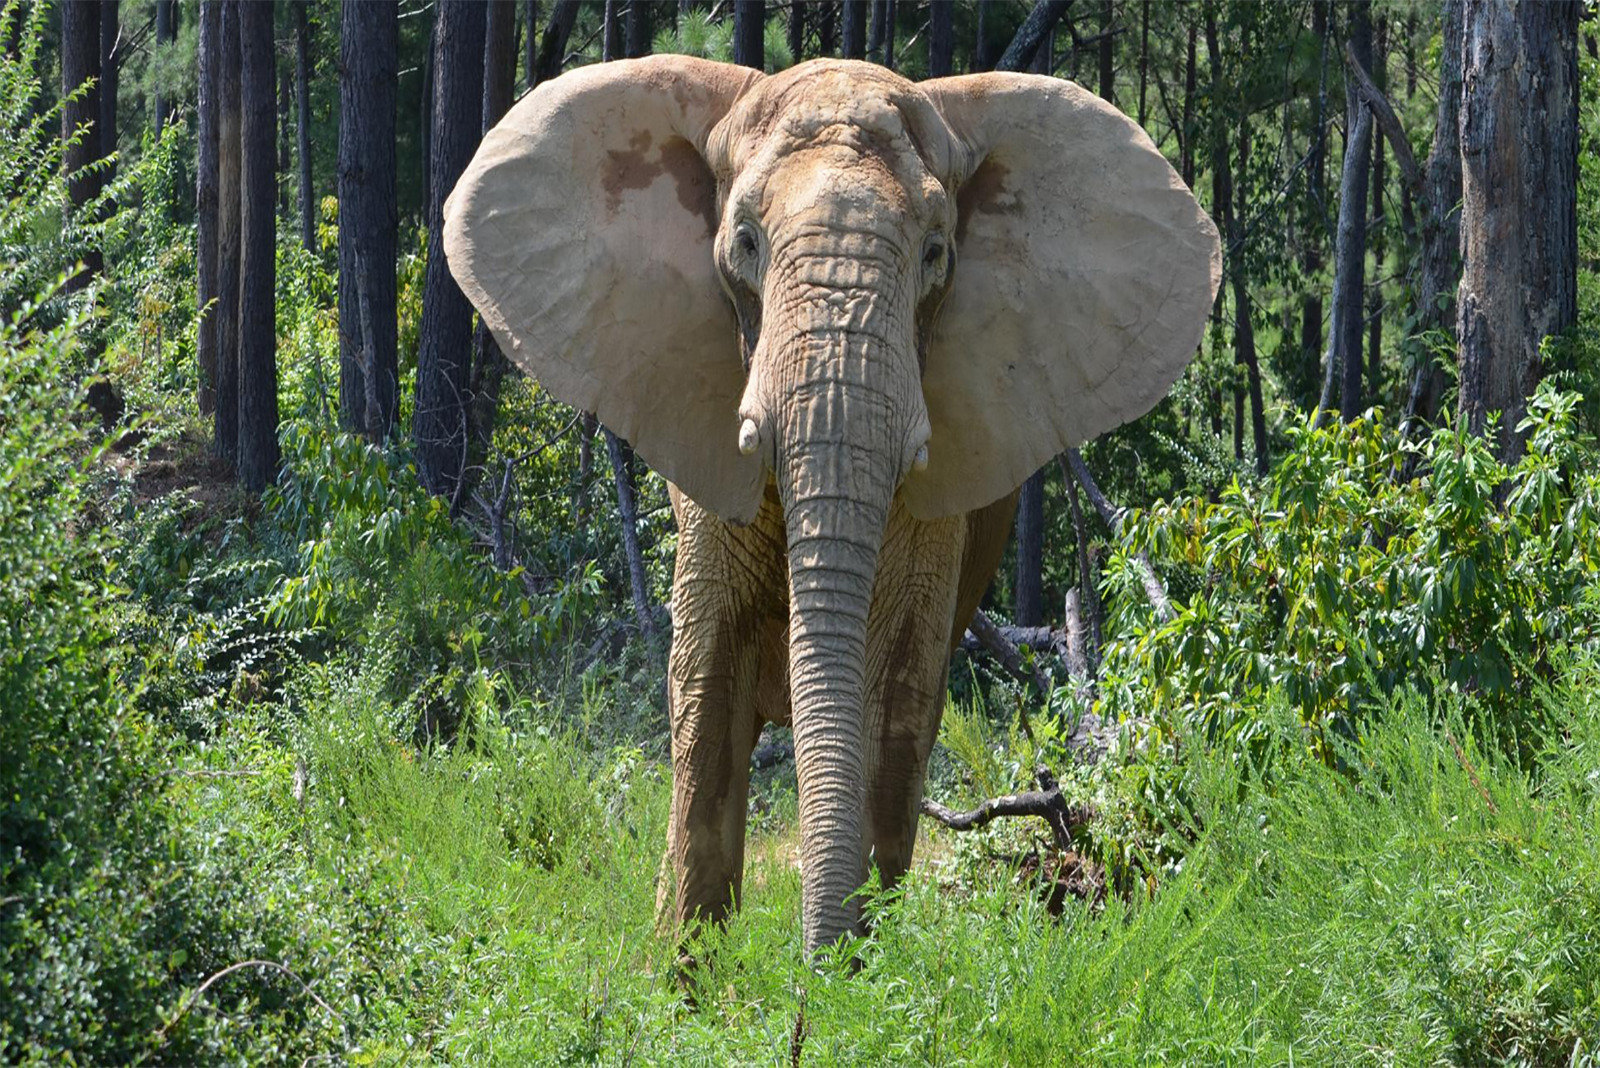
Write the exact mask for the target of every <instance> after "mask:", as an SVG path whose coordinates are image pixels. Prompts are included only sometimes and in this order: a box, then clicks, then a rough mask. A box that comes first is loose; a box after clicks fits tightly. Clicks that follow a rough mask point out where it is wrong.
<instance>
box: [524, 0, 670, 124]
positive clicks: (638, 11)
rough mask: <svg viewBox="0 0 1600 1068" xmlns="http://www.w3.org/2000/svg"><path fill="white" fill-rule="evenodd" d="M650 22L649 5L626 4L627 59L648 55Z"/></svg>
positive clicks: (637, 0) (636, 0)
mask: <svg viewBox="0 0 1600 1068" xmlns="http://www.w3.org/2000/svg"><path fill="white" fill-rule="evenodd" d="M650 22H651V20H650V4H648V3H646V2H645V0H632V2H631V3H630V4H628V25H627V29H626V33H625V36H626V38H627V39H626V41H625V42H624V53H625V54H626V55H627V57H628V58H629V59H638V58H639V57H641V56H648V55H649V54H650ZM508 106H509V105H508Z"/></svg>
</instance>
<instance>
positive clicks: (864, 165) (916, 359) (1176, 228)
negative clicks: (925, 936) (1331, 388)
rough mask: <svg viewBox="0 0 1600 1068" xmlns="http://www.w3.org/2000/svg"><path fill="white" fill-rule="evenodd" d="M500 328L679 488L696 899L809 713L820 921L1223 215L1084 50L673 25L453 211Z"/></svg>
mask: <svg viewBox="0 0 1600 1068" xmlns="http://www.w3.org/2000/svg"><path fill="white" fill-rule="evenodd" d="M445 250H446V254H447V255H448V257H449V260H450V266H451V269H452V270H453V271H454V273H455V275H456V277H457V279H458V280H459V281H460V283H461V286H462V288H463V290H464V291H465V292H466V294H467V295H468V297H470V298H471V299H472V301H473V303H474V304H475V305H476V306H477V307H478V309H479V310H480V312H481V313H482V315H483V317H484V321H485V322H486V323H487V324H488V325H489V327H490V328H491V329H492V330H493V331H494V334H495V336H496V338H497V339H498V340H499V342H500V345H501V347H502V349H503V350H504V351H505V352H506V353H507V354H508V355H509V356H510V357H511V358H512V359H513V360H514V361H516V362H517V363H518V364H519V365H520V366H521V367H522V368H523V369H524V370H526V371H527V372H528V373H529V374H531V375H533V376H534V377H536V378H537V379H538V380H539V381H540V382H541V383H542V384H543V385H544V386H545V388H546V389H548V390H549V391H550V392H551V393H552V394H554V395H555V396H556V397H558V398H559V399H561V400H564V401H566V402H568V403H571V404H574V405H577V406H579V407H583V408H589V409H593V410H594V411H595V412H596V413H597V415H598V416H599V418H600V419H601V421H603V422H604V423H606V424H607V425H608V426H610V427H612V428H613V429H614V430H615V431H616V432H617V433H618V434H620V435H622V436H624V437H626V438H628V439H629V440H631V441H632V442H633V444H634V446H635V448H636V449H637V450H638V452H639V454H640V455H642V456H643V457H645V459H647V460H648V461H649V462H650V463H651V464H652V465H653V466H655V467H656V468H657V470H659V471H661V473H662V474H663V475H665V476H666V477H667V478H668V479H669V480H670V481H671V482H672V483H673V485H674V488H673V494H672V499H673V507H674V510H675V512H676V514H677V519H678V527H679V532H680V534H679V543H678V560H677V572H676V575H675V577H674V586H673V611H674V621H675V633H674V639H673V647H672V657H671V666H670V679H669V687H670V698H671V713H672V759H673V776H674V792H673V807H672V817H671V826H670V829H669V838H670V841H669V844H668V854H669V856H670V858H671V861H672V865H671V868H672V874H673V875H674V877H675V886H676V902H677V917H678V920H679V921H680V923H682V924H684V925H688V924H690V923H692V922H695V921H697V920H705V919H716V918H720V917H722V916H723V915H725V914H726V912H727V910H728V908H729V907H730V906H731V905H732V904H734V903H735V902H736V901H737V900H738V893H739V883H740V877H741V869H742V866H743V853H744V821H745V809H746V794H747V789H748V783H749V760H750V751H751V748H752V746H753V744H754V741H755V737H756V734H757V733H758V730H759V728H760V723H761V720H763V719H766V720H771V721H775V722H792V725H793V728H794V737H795V758H796V764H797V768H798V773H799V783H800V823H801V834H802V847H801V850H802V851H801V856H802V864H803V872H802V884H803V896H804V925H805V941H806V946H807V947H808V948H815V947H818V946H821V945H825V944H828V943H830V942H832V941H834V940H835V939H837V938H838V937H839V936H840V935H841V934H843V933H845V932H847V931H849V930H851V929H852V928H854V927H855V926H856V924H857V923H858V909H857V907H856V904H855V902H854V901H853V900H852V897H851V895H852V894H853V892H854V891H855V890H856V888H857V887H858V886H859V885H860V884H861V882H862V880H863V878H864V876H865V873H866V869H867V865H868V864H869V863H876V864H877V865H878V867H879V869H880V871H881V874H882V878H883V881H884V883H885V884H886V885H887V884H892V883H893V882H894V881H895V880H896V879H897V878H898V877H899V876H900V875H901V874H903V873H904V872H905V870H906V868H907V866H908V865H909V864H910V861H911V850H912V845H913V842H914V840H915V837H916V820H917V809H918V801H919V799H920V797H921V792H922V781H923V775H924V771H925V769H926V766H927V759H928V754H929V751H930V749H931V748H932V745H933V741H934V737H935V735H936V734H937V732H938V725H939V715H940V711H941V709H942V705H943V699H944V688H945V678H946V673H947V670H948V663H949V655H950V650H951V646H952V642H953V641H954V640H955V638H956V637H958V636H959V635H960V633H961V631H962V629H963V628H964V627H965V625H966V623H967V621H968V620H969V619H970V617H971V615H972V612H973V610H974V609H975V608H976V606H977V602H978V598H979V596H980V595H981V594H982V591H983V588H984V586H985V585H986V584H987V583H988V581H989V578H990V577H991V576H992V575H993V573H994V569H995V567H996V565H997V562H998V560H999V555H1000V552H1001V548H1002V546H1003V544H1004V540H1005V536H1006V532H1007V529H1008V527H1009V524H1010V519H1011V514H1012V510H1013V508H1014V502H1015V490H1016V487H1017V486H1018V485H1019V484H1020V483H1021V482H1022V481H1023V480H1024V479H1025V478H1026V477H1027V476H1028V475H1029V474H1030V473H1031V472H1032V471H1033V470H1035V469H1036V468H1038V467H1039V466H1040V465H1042V464H1043V463H1045V462H1046V461H1048V460H1049V459H1050V458H1051V457H1053V456H1054V455H1055V454H1056V453H1058V452H1059V451H1060V450H1061V449H1063V448H1065V447H1067V446H1070V445H1075V444H1078V443H1080V442H1082V441H1085V440H1087V439H1088V438H1090V437H1093V436H1094V435H1096V434H1098V433H1101V432H1103V431H1105V430H1107V429H1110V428H1111V427H1114V426H1116V425H1118V424H1119V423H1122V422H1124V421H1126V420H1128V419H1131V418H1134V417H1136V416H1138V415H1140V414H1142V413H1143V412H1144V411H1146V410H1148V409H1149V407H1150V406H1151V405H1153V404H1154V403H1155V402H1156V401H1158V400H1159V399H1160V398H1161V397H1162V396H1163V395H1164V394H1165V392H1166V390H1167V389H1168V388H1169V387H1170V385H1171V383H1172V382H1173V380H1174V379H1175V378H1176V377H1177V375H1178V374H1179V373H1180V372H1181V371H1182V369H1183V367H1184V366H1185V365H1186V364H1187V362H1188V360H1189V358H1190V357H1191V356H1192V354H1193V352H1194V350H1195V346H1196V345H1197V343H1198V341H1199V338H1200V333H1201V330H1202V328H1203V326H1204V322H1205V317H1206V313H1207V311H1208V310H1209V308H1210V306H1211V300H1212V296H1213V294H1214V293H1215V291H1216V285H1217V281H1218V276H1219V254H1220V253H1219V248H1218V243H1217V236H1216V231H1215V230H1214V228H1213V227H1212V226H1211V223H1210V222H1209V220H1208V219H1207V218H1206V216H1205V215H1204V213H1203V212H1202V211H1201V210H1200V209H1199V206H1198V205H1197V204H1196V203H1195V201H1194V198H1193V197H1192V196H1191V195H1190V193H1189V191H1188V190H1187V189H1186V188H1185V187H1184V186H1183V184H1182V183H1181V182H1180V181H1179V180H1178V178H1177V176H1176V175H1175V174H1173V172H1172V169H1171V167H1170V166H1168V165H1167V163H1166V161H1165V160H1164V159H1162V157H1161V156H1160V154H1159V153H1158V152H1157V151H1156V149H1155V148H1154V147H1153V146H1152V145H1151V144H1150V142H1149V139H1148V138H1146V137H1145V135H1144V134H1143V132H1142V131H1140V130H1139V129H1138V128H1137V127H1136V126H1135V125H1134V124H1133V123H1131V122H1130V121H1129V120H1127V118H1126V117H1124V116H1122V115H1121V114H1120V113H1119V112H1117V111H1116V110H1115V109H1114V108H1111V107H1109V106H1108V105H1106V104H1104V103H1102V102H1100V101H1099V100H1098V99H1096V98H1095V97H1093V96H1092V95H1090V94H1087V93H1085V92H1083V91H1082V90H1080V89H1079V88H1078V87H1076V86H1074V85H1071V84H1070V83H1067V82H1062V81H1059V80H1056V79H1050V78H1043V77H1036V76H1032V75H1010V74H999V75H973V76H968V77H963V78H947V79H941V80H938V81H932V82H923V83H921V84H920V85H913V84H911V83H909V82H907V81H905V80H904V79H902V78H900V77H898V76H897V75H895V74H893V73H892V72H889V71H887V70H884V69H883V68H880V67H875V66H871V65H869V64H864V63H853V62H841V61H827V60H822V61H816V62H811V63H805V64H801V65H800V66H798V67H795V68H793V69H791V70H789V71H786V72H784V73H783V74H780V75H775V76H772V77H763V76H762V75H760V74H758V73H756V72H753V71H749V70H745V69H743V68H738V67H730V66H725V65H721V64H714V63H708V62H705V61H701V60H694V59H688V58H684V57H675V56H673V57H668V56H663V57H656V58H652V59H646V60H638V61H630V62H623V63H614V64H607V65H605V66H603V67H591V68H586V69H584V70H581V71H577V72H574V73H571V74H568V75H564V76H563V77H561V78H559V79H556V80H555V81H553V82H551V83H549V84H548V85H546V86H542V87H540V88H539V89H538V90H536V91H535V92H533V93H532V94H530V95H529V96H528V97H527V98H525V99H524V100H523V101H522V102H521V103H520V104H518V106H517V107H516V108H514V109H513V110H512V112H511V113H510V115H508V116H507V118H506V119H505V121H504V122H503V123H501V125H500V126H499V127H497V128H496V129H495V130H493V131H491V133H490V134H489V135H488V136H487V137H486V138H485V140H484V144H483V146H482V148H481V149H480V150H479V153H478V155H477V157H476V158H475V159H474V161H473V163H472V165H471V166H470V167H469V168H468V170H467V172H466V173H465V174H464V175H463V177H462V179H461V182H460V183H459V184H458V186H457V187H456V190H455V192H454V193H453V194H452V197H451V200H450V203H449V205H448V206H447V208H446V229H445Z"/></svg>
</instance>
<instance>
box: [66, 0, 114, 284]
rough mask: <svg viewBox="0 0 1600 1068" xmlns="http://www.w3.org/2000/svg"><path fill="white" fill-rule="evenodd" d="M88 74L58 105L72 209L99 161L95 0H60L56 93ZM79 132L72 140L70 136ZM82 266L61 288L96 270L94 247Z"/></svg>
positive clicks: (95, 177) (91, 192) (88, 188)
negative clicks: (82, 89) (83, 88)
mask: <svg viewBox="0 0 1600 1068" xmlns="http://www.w3.org/2000/svg"><path fill="white" fill-rule="evenodd" d="M90 79H94V83H95V84H94V85H92V86H90V87H89V89H88V91H87V92H85V93H84V94H83V95H81V96H79V97H78V98H77V99H75V100H67V101H66V102H65V103H64V104H63V105H62V108H61V140H62V143H63V144H66V145H67V148H66V154H65V158H64V160H63V165H64V166H65V168H66V172H67V174H68V176H69V179H70V180H69V181H68V183H67V195H68V197H69V198H70V199H71V201H72V208H73V212H74V214H77V213H79V212H80V211H81V210H82V208H83V206H84V205H85V204H87V203H88V202H89V201H91V200H93V199H94V198H95V197H96V196H98V195H99V193H100V183H101V176H100V175H99V174H97V173H96V174H91V173H88V172H86V171H85V168H87V167H88V166H89V165H90V164H92V163H94V162H95V161H97V160H99V159H100V157H101V156H102V155H104V153H102V152H101V151H100V131H101V129H102V128H103V120H102V119H101V117H100V4H99V2H98V0H61V95H62V96H63V97H66V95H67V94H68V93H71V92H73V91H74V90H75V89H77V88H78V87H79V86H81V85H83V84H84V83H85V82H87V81H89V80H90ZM80 130H81V131H82V136H81V137H80V138H79V139H78V141H77V143H76V144H71V143H69V142H71V140H72V138H73V135H74V134H77V133H78V132H79V131H80ZM83 259H84V268H85V269H84V270H83V271H80V272H78V273H77V274H76V275H74V276H73V277H72V278H71V279H70V280H69V281H68V282H67V287H66V288H67V291H68V292H69V293H70V292H76V291H77V290H80V289H82V288H83V287H84V286H87V285H88V284H89V281H90V279H91V278H93V277H94V276H95V275H97V274H99V273H100V269H101V267H102V261H101V257H100V250H99V249H98V248H94V249H90V250H88V252H87V253H86V255H85V256H84V258H83Z"/></svg>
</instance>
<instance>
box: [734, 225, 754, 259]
mask: <svg viewBox="0 0 1600 1068" xmlns="http://www.w3.org/2000/svg"><path fill="white" fill-rule="evenodd" d="M733 248H734V251H735V252H736V253H738V255H739V258H740V259H743V260H746V261H752V260H754V259H755V258H756V253H757V252H759V251H760V250H761V239H760V238H758V237H757V236H756V229H755V227H753V226H751V225H750V224H749V223H740V224H739V225H738V227H737V228H736V229H735V230H734V231H733Z"/></svg>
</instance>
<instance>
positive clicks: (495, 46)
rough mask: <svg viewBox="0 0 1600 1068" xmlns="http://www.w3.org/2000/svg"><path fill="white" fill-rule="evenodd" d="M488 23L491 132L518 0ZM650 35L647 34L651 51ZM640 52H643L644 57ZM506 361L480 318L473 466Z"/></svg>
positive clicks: (489, 431) (513, 66)
mask: <svg viewBox="0 0 1600 1068" xmlns="http://www.w3.org/2000/svg"><path fill="white" fill-rule="evenodd" d="M643 6H644V5H643V4H641V3H639V2H638V0H635V2H634V3H633V5H632V6H631V7H630V8H629V14H628V47H629V48H632V47H633V46H634V43H635V42H634V39H633V34H634V21H635V20H634V15H633V11H634V10H635V9H640V8H643ZM487 7H488V13H487V23H486V25H485V31H484V55H483V70H484V75H483V132H484V133H488V132H489V131H490V130H491V129H493V128H494V125H495V123H497V122H499V121H500V119H501V117H502V116H504V115H505V113H506V112H507V111H509V110H510V109H511V94H512V86H513V85H514V84H515V83H516V73H517V49H516V43H517V42H516V35H515V34H514V33H512V32H511V31H512V29H513V28H514V25H515V22H516V14H517V13H516V4H515V0H489V3H488V5H487ZM649 39H650V38H649V35H648V34H646V35H645V42H646V46H647V47H648V43H649ZM641 54H642V53H641ZM505 373H506V359H505V356H504V355H502V354H501V352H500V346H499V345H497V344H495V340H494V338H493V336H491V335H490V333H489V328H488V327H487V326H485V325H484V324H483V322H482V321H481V320H480V321H479V323H478V329H477V332H476V333H475V334H474V336H473V344H472V407H471V424H472V462H473V463H474V464H481V463H482V462H483V458H484V457H485V456H487V455H488V452H489V445H490V443H491V441H492V440H493V438H494V422H495V416H496V414H497V412H498V410H499V407H500V385H501V383H502V382H503V381H504V380H505Z"/></svg>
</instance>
